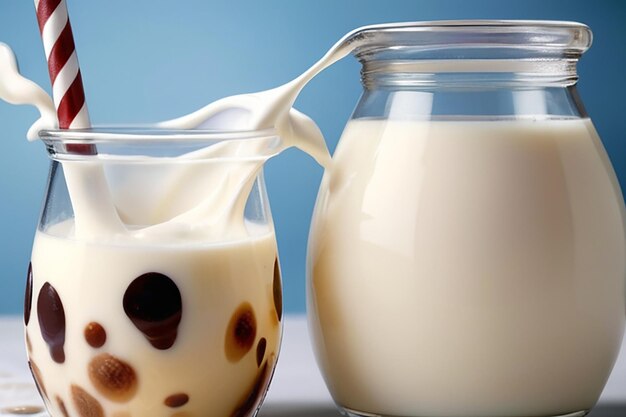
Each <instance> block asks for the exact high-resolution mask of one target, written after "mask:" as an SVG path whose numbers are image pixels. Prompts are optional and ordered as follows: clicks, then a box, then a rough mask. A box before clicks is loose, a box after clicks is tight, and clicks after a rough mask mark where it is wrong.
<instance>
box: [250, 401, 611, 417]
mask: <svg viewBox="0 0 626 417" xmlns="http://www.w3.org/2000/svg"><path fill="white" fill-rule="evenodd" d="M258 417H343V416H342V415H341V413H340V412H339V411H337V409H336V408H335V406H334V405H332V404H328V405H326V404H266V405H264V406H263V407H261V411H260V412H259V415H258ZM598 417H604V416H598Z"/></svg>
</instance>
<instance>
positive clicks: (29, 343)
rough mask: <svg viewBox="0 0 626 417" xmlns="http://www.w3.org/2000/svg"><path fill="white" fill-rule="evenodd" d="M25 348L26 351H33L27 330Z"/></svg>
mask: <svg viewBox="0 0 626 417" xmlns="http://www.w3.org/2000/svg"><path fill="white" fill-rule="evenodd" d="M26 349H28V353H33V343H32V342H31V341H30V336H29V335H28V332H26Z"/></svg>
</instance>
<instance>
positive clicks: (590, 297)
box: [307, 21, 626, 417]
mask: <svg viewBox="0 0 626 417" xmlns="http://www.w3.org/2000/svg"><path fill="white" fill-rule="evenodd" d="M353 40H354V41H355V42H356V43H355V44H356V45H357V47H356V50H355V51H354V56H355V57H356V58H357V59H359V61H360V62H361V64H362V65H363V67H362V71H361V75H362V83H363V87H364V91H363V94H362V96H361V98H360V100H359V103H358V105H357V107H356V110H355V111H354V114H353V116H352V118H351V119H350V121H349V122H348V124H347V126H346V128H345V130H344V132H343V135H342V137H341V140H340V142H339V144H338V146H337V149H336V152H335V154H334V157H333V167H332V169H331V170H330V171H328V172H327V173H326V174H325V176H324V178H323V181H322V185H321V188H320V192H319V195H318V200H317V203H316V208H315V212H314V216H313V221H312V226H311V233H310V240H309V254H308V267H307V269H308V287H307V290H308V311H309V324H310V330H311V333H312V339H313V344H314V350H315V353H316V357H317V361H318V364H319V366H320V368H321V370H322V373H323V376H324V378H325V381H326V383H327V386H328V388H329V390H330V392H331V394H332V396H333V398H334V400H335V402H336V403H337V404H338V406H339V407H340V408H341V409H342V410H343V411H344V412H345V413H346V414H347V415H350V416H431V417H433V416H447V417H453V416H483V417H488V416H494V417H495V416H505V415H506V416H511V417H514V416H520V417H521V416H559V415H568V416H582V415H584V414H586V413H587V412H588V410H589V409H591V408H592V407H593V406H594V404H595V403H596V401H597V400H598V397H599V396H600V393H601V391H602V389H603V386H604V384H605V382H606V380H607V378H608V376H609V373H610V371H611V369H612V367H613V364H614V362H615V359H616V356H617V354H618V351H619V347H620V344H621V341H622V336H623V332H624V321H625V314H624V311H625V284H624V281H625V280H624V277H625V273H626V269H625V268H626V267H625V264H626V261H625V256H624V254H625V253H626V243H625V234H624V205H623V199H622V194H621V192H620V188H619V185H618V182H617V179H616V176H615V174H614V171H613V169H612V167H611V164H610V162H609V159H608V157H607V155H606V152H605V150H604V148H603V146H602V143H601V141H600V138H599V137H598V135H597V133H596V131H595V129H594V127H593V124H592V123H591V120H590V119H589V118H588V116H587V114H586V113H585V110H584V108H583V106H582V103H581V100H580V97H579V96H578V93H577V91H576V82H577V80H578V76H577V74H576V64H577V62H578V59H579V58H580V56H581V54H582V53H583V52H584V51H586V50H587V49H588V48H589V46H590V44H591V31H590V30H589V28H588V27H587V26H585V25H582V24H579V23H569V22H543V21H456V22H454V21H446V22H423V23H407V24H398V25H388V26H379V27H373V28H367V29H365V30H363V31H361V32H359V33H357V34H355V36H354V38H353Z"/></svg>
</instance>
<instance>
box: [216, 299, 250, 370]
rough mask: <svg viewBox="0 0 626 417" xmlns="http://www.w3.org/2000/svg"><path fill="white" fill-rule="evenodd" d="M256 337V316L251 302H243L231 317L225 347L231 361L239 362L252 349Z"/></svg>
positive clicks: (227, 356)
mask: <svg viewBox="0 0 626 417" xmlns="http://www.w3.org/2000/svg"><path fill="white" fill-rule="evenodd" d="M255 338H256V318H255V316H254V310H252V306H251V305H250V303H248V302H245V303H242V304H241V305H240V306H239V307H237V309H236V310H235V312H234V313H233V315H232V317H231V318H230V322H229V323H228V328H227V329H226V337H225V343H224V349H225V351H226V358H227V359H228V360H229V361H230V362H237V361H239V360H240V359H241V358H243V357H244V356H245V354H246V353H248V352H249V351H250V349H252V345H253V344H254V339H255Z"/></svg>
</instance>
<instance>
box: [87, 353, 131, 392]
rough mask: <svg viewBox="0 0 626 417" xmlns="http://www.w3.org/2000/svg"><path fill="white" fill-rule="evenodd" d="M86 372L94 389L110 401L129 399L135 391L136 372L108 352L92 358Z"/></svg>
mask: <svg viewBox="0 0 626 417" xmlns="http://www.w3.org/2000/svg"><path fill="white" fill-rule="evenodd" d="M88 373H89V379H90V380H91V383H92V384H93V386H94V387H95V388H96V390H97V391H98V392H99V393H100V394H102V395H104V396H105V397H106V398H107V399H109V400H111V401H115V402H126V401H129V400H130V399H131V398H133V397H134V396H135V393H136V392H137V385H138V384H137V374H136V372H135V370H134V369H133V367H132V366H131V365H129V364H128V363H126V362H124V361H122V360H121V359H118V358H116V357H115V356H113V355H110V354H108V353H103V354H100V355H98V356H96V357H95V358H93V359H92V360H91V361H90V362H89V367H88Z"/></svg>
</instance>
